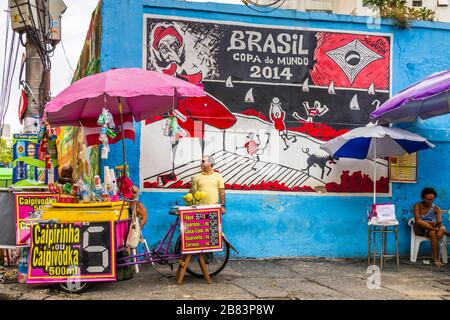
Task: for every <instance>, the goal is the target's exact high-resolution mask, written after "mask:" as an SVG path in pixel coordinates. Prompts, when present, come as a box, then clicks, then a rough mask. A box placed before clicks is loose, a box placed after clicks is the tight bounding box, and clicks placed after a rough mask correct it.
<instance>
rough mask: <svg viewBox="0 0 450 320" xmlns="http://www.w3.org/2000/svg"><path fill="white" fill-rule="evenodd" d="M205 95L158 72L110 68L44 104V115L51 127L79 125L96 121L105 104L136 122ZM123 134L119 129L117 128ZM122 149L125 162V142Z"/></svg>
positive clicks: (199, 90)
mask: <svg viewBox="0 0 450 320" xmlns="http://www.w3.org/2000/svg"><path fill="white" fill-rule="evenodd" d="M202 96H205V92H204V91H203V88H202V87H201V86H199V85H194V84H191V83H189V82H186V81H184V80H181V79H178V78H175V77H172V76H168V75H165V74H162V73H158V72H154V71H147V70H144V69H138V68H129V69H112V70H109V71H107V72H102V73H98V74H95V75H92V76H89V77H85V78H83V79H81V80H78V81H77V82H75V83H73V84H72V85H71V86H69V87H68V88H66V89H65V90H64V91H62V92H61V93H60V94H59V95H57V96H56V97H55V98H54V99H52V100H51V101H50V102H49V103H47V105H46V107H45V110H44V116H45V117H46V119H47V121H48V122H49V123H50V124H51V125H53V126H80V125H81V122H82V121H83V122H85V121H96V120H97V119H98V116H99V115H100V114H101V112H102V109H103V108H104V107H106V108H107V109H108V110H109V112H110V113H111V114H112V115H113V116H114V115H120V117H121V123H122V127H123V118H122V116H123V115H124V114H125V115H131V116H133V117H134V119H135V120H136V121H141V120H145V119H151V118H152V117H154V116H157V115H162V114H164V113H166V112H170V111H172V110H173V109H174V108H175V107H176V106H177V105H178V101H179V99H181V98H185V97H202ZM121 132H122V133H123V130H121ZM123 139H124V136H123V134H122V148H123V154H124V162H125V165H126V154H125V143H124V140H123Z"/></svg>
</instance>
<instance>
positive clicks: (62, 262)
mask: <svg viewBox="0 0 450 320" xmlns="http://www.w3.org/2000/svg"><path fill="white" fill-rule="evenodd" d="M115 266H116V260H115V247H114V222H113V221H108V222H83V223H64V224H60V223H55V224H36V225H34V226H33V228H32V235H31V248H30V256H29V263H28V277H27V283H35V284H38V283H40V284H43V283H65V282H76V281H83V282H89V281H95V282H99V281H115V280H116V274H115V273H116V267H115Z"/></svg>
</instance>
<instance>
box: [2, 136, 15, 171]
mask: <svg viewBox="0 0 450 320" xmlns="http://www.w3.org/2000/svg"><path fill="white" fill-rule="evenodd" d="M12 160H13V159H12V145H11V144H10V143H8V141H6V140H5V139H3V138H0V166H3V167H8V166H9V165H10V164H11V163H12Z"/></svg>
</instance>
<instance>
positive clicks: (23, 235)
mask: <svg viewBox="0 0 450 320" xmlns="http://www.w3.org/2000/svg"><path fill="white" fill-rule="evenodd" d="M14 199H15V208H16V245H17V246H27V245H28V244H29V241H28V240H29V238H30V232H31V225H33V224H34V223H36V222H37V221H39V220H40V211H41V210H42V208H44V207H45V206H48V205H50V204H51V203H52V202H57V201H58V200H59V195H58V194H52V193H45V192H40V193H15V194H14Z"/></svg>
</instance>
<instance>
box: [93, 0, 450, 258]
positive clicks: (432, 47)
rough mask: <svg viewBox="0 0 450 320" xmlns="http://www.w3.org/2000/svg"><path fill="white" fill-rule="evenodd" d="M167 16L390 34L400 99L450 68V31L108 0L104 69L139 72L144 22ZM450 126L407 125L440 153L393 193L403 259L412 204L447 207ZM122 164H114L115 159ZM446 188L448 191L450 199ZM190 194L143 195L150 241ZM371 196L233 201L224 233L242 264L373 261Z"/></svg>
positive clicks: (131, 147)
mask: <svg viewBox="0 0 450 320" xmlns="http://www.w3.org/2000/svg"><path fill="white" fill-rule="evenodd" d="M144 13H152V14H161V15H172V16H184V17H191V18H192V17H194V18H201V19H213V20H226V21H227V20H229V21H240V22H247V23H260V24H270V25H285V26H297V27H310V28H326V29H339V30H349V31H362V32H383V33H392V34H393V35H394V45H393V52H392V54H393V93H394V94H395V93H396V92H398V91H400V90H401V89H403V88H404V87H406V86H408V85H410V84H411V83H413V82H415V81H418V80H420V79H421V78H423V77H425V76H427V75H428V74H430V73H433V72H436V71H440V70H444V69H449V68H450V60H449V56H448V54H449V52H450V41H448V39H449V38H450V24H447V23H429V22H416V23H414V24H413V28H412V29H410V30H398V29H396V28H395V27H393V25H392V23H391V22H390V21H386V20H383V21H382V22H381V24H379V25H378V26H373V25H370V24H368V23H367V21H368V19H367V18H364V17H354V16H344V15H331V14H321V13H306V12H295V11H292V10H276V11H274V12H272V13H270V14H258V13H256V12H254V11H252V10H250V9H247V8H246V7H244V6H236V5H222V4H216V3H188V2H184V1H171V0H164V1H152V0H103V8H102V15H103V26H102V28H103V36H102V45H101V70H102V71H106V70H109V69H110V68H113V67H115V68H122V67H142V51H143V49H142V37H143V14H144ZM449 120H450V118H449V117H448V116H445V117H440V118H436V119H433V120H428V121H426V122H418V123H415V124H412V125H408V128H409V129H411V130H413V131H416V132H417V133H419V134H423V135H425V136H426V137H428V138H429V139H430V140H431V141H432V142H433V143H435V144H436V149H435V150H432V151H425V152H422V153H420V155H419V179H418V181H419V183H418V184H412V185H409V184H408V185H407V184H393V197H392V199H387V198H385V199H379V200H378V201H379V202H384V201H386V202H387V201H394V202H395V204H396V206H397V208H398V212H397V215H398V218H399V220H400V221H401V225H400V235H399V237H400V252H401V254H402V255H408V254H409V237H410V231H409V228H408V227H407V225H406V221H407V219H408V218H409V217H410V216H411V207H412V204H413V203H414V202H416V201H418V200H419V195H420V190H421V189H422V187H424V186H434V187H436V188H437V190H438V192H439V193H440V194H441V196H440V197H439V198H438V201H437V203H438V204H439V205H440V206H441V207H444V208H450V198H449V196H450V194H449V191H448V188H447V187H448V186H449V181H450V170H449V169H450V165H449V161H448V155H449V154H450V153H449V149H450V146H449V143H450V125H449ZM135 128H136V133H137V140H136V143H134V144H133V143H132V142H129V141H127V142H126V148H127V157H128V163H129V164H130V166H131V178H132V180H133V181H134V182H135V183H136V184H138V182H139V179H140V176H139V151H140V146H139V141H140V131H141V129H140V125H136V126H135ZM121 152H122V151H121V146H120V145H115V146H113V147H112V156H111V157H110V158H111V159H110V160H108V162H107V164H108V165H110V166H113V165H119V164H121V162H120V159H121V156H120V155H121ZM115 155H117V156H115ZM446 188H447V191H446ZM183 194H184V192H146V193H144V194H142V195H141V196H142V198H141V200H142V201H143V203H144V205H145V206H146V207H147V210H148V211H149V223H148V225H147V226H146V228H145V232H144V234H145V237H146V238H147V240H148V242H149V244H150V243H151V244H156V243H157V242H158V240H159V239H161V237H162V236H163V235H164V234H165V232H166V230H167V229H168V227H169V225H170V223H171V222H172V220H173V217H172V216H169V215H168V214H167V212H168V208H169V207H170V206H171V205H173V204H175V203H176V201H180V199H181V196H182V195H183ZM371 202H372V198H371V197H362V196H352V197H335V196H311V195H295V194H290V195H287V194H243V193H232V192H227V210H228V212H227V214H226V215H225V216H224V230H225V232H226V234H227V236H228V238H229V240H230V241H231V242H232V243H233V244H234V245H235V246H236V247H237V249H238V250H239V251H240V253H241V254H240V256H241V257H254V258H260V257H274V256H322V257H364V256H366V255H367V224H366V223H367V218H366V213H365V212H366V210H367V208H368V207H369V206H370V205H371Z"/></svg>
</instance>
